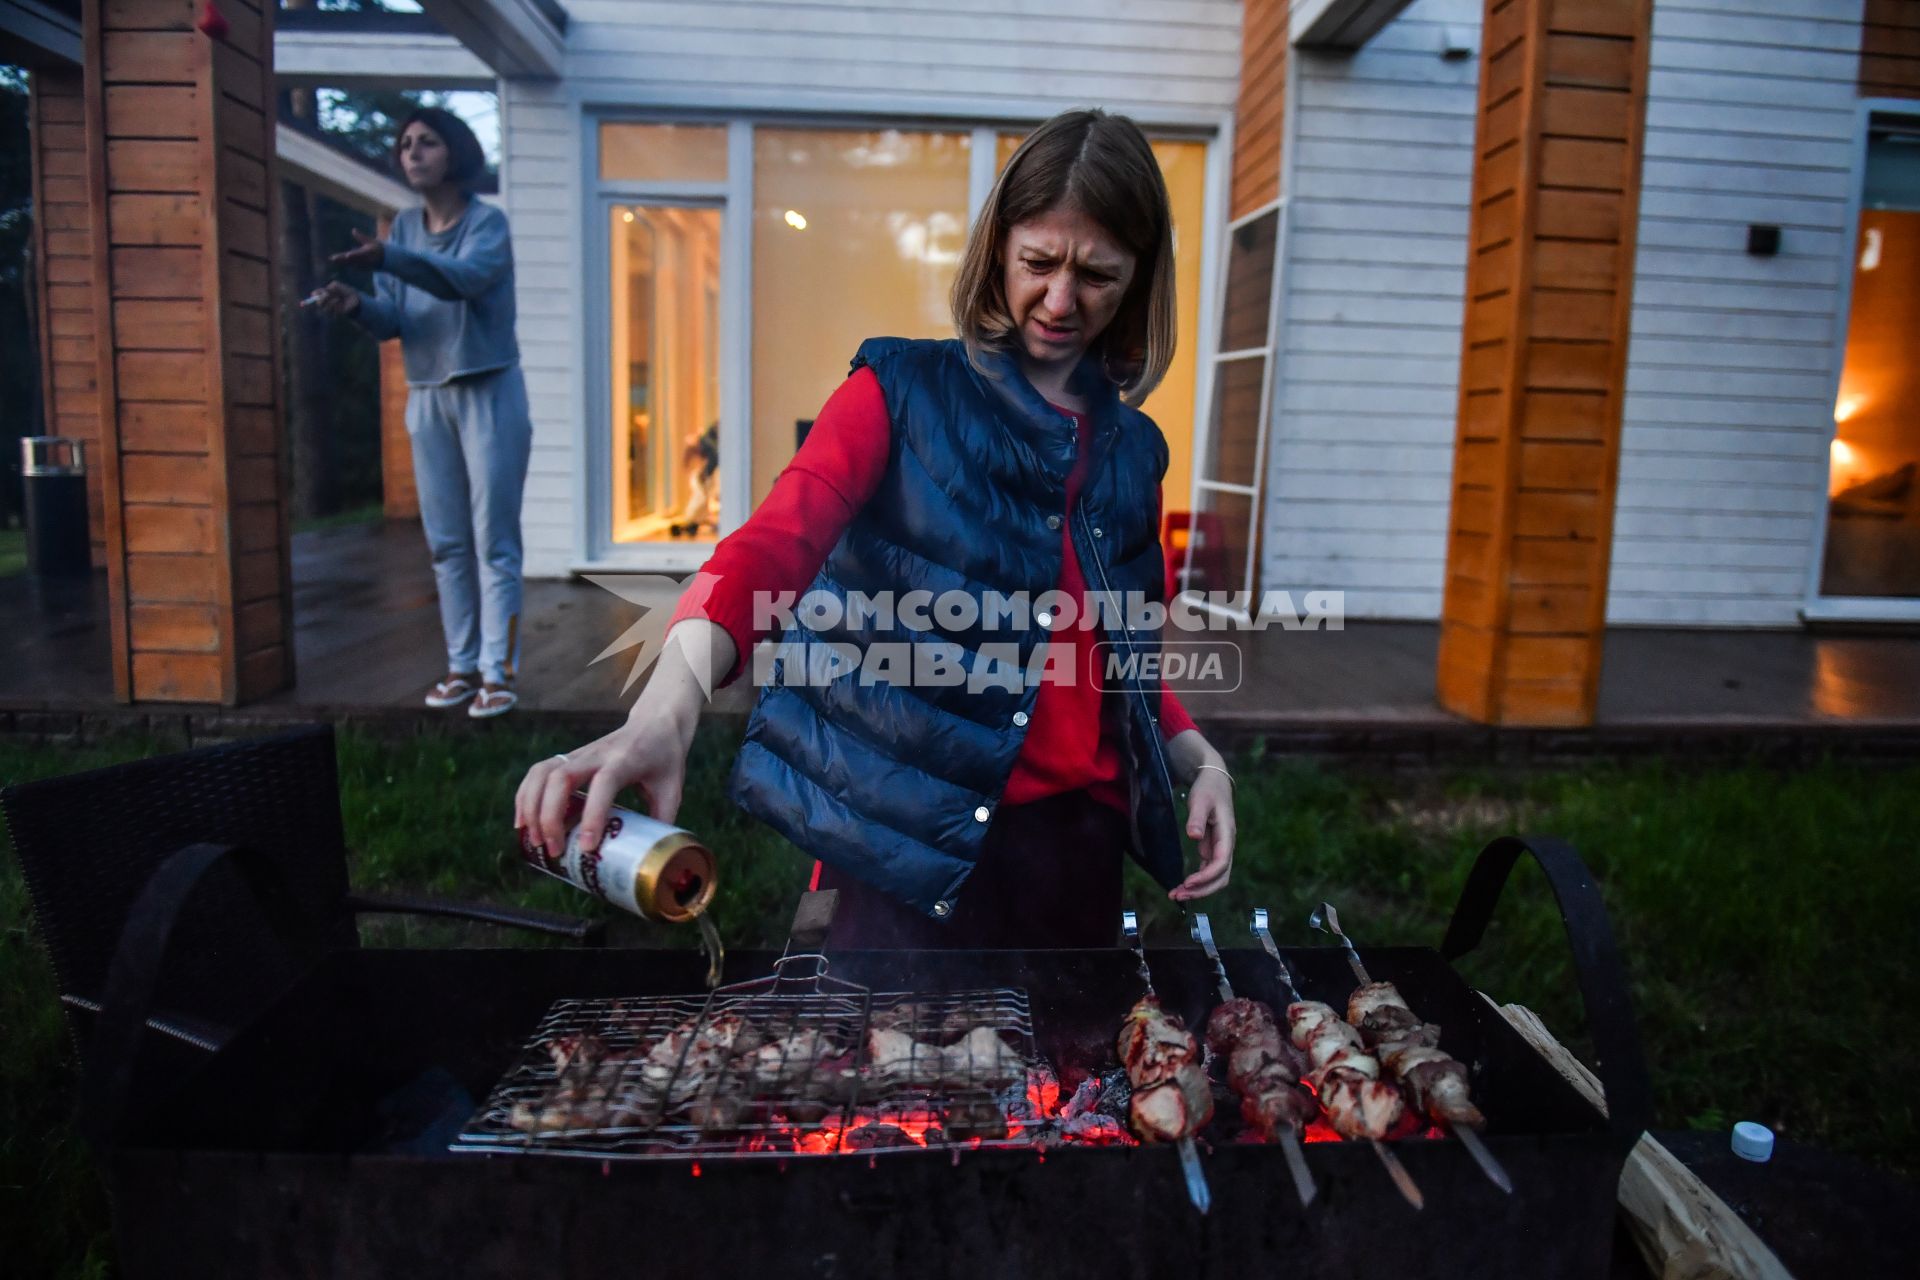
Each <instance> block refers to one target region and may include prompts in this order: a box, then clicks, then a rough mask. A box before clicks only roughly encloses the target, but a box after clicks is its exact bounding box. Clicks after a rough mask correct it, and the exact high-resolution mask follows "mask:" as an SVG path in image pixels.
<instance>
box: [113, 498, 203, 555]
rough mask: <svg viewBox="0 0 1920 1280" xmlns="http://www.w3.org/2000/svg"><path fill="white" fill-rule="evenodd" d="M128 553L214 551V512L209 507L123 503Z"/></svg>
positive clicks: (194, 552)
mask: <svg viewBox="0 0 1920 1280" xmlns="http://www.w3.org/2000/svg"><path fill="white" fill-rule="evenodd" d="M124 519H125V521H126V530H127V550H128V552H129V553H134V554H140V553H147V554H156V555H160V554H165V555H198V554H205V555H211V554H213V552H214V550H215V549H216V548H215V545H214V531H213V511H212V509H210V508H208V507H163V506H151V505H146V504H136V503H131V502H129V503H126V504H125V516H124Z"/></svg>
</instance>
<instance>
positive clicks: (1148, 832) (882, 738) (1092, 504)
mask: <svg viewBox="0 0 1920 1280" xmlns="http://www.w3.org/2000/svg"><path fill="white" fill-rule="evenodd" d="M984 363H985V364H986V366H987V367H986V372H985V373H983V372H982V371H981V370H979V369H976V368H975V367H974V366H973V364H972V363H971V362H969V360H968V359H967V353H966V349H965V348H964V347H963V346H962V345H961V344H960V343H959V342H958V341H955V340H952V339H948V340H946V341H940V342H935V341H909V340H906V339H901V338H876V339H871V340H869V341H867V342H865V343H863V344H862V345H861V347H860V351H859V353H858V355H856V356H855V357H854V361H853V367H854V368H855V369H859V368H861V367H863V366H864V367H868V368H871V369H872V370H873V371H874V373H875V375H877V377H878V378H879V381H880V386H881V389H882V390H883V392H884V393H885V396H886V403H887V412H888V417H889V420H890V422H891V425H892V449H891V452H890V454H889V457H888V460H887V469H886V474H885V476H884V478H883V479H882V480H881V482H880V487H879V488H878V489H877V490H876V491H875V493H874V495H873V498H872V499H871V500H870V501H869V502H867V504H866V505H865V506H864V507H862V508H861V509H860V511H859V512H858V513H857V514H856V515H855V516H854V518H853V522H852V523H851V524H850V525H848V526H847V529H846V532H845V533H844V534H842V536H841V538H840V541H839V542H838V543H837V544H836V545H835V547H834V549H833V551H832V552H831V553H830V554H829V555H828V557H827V559H826V562H825V563H824V564H823V565H822V566H821V569H820V572H819V574H818V576H817V577H815V579H814V581H813V584H812V586H811V587H810V588H809V589H808V592H807V593H805V594H804V595H803V596H802V597H800V599H801V601H802V602H807V601H819V602H823V603H824V604H826V605H827V606H828V607H826V608H825V609H823V610H816V611H811V612H810V611H808V610H806V609H800V610H796V613H795V617H794V623H793V625H792V626H791V627H789V628H788V629H787V630H786V632H785V633H784V635H783V637H782V639H781V642H780V645H779V656H778V657H777V658H776V659H775V670H776V671H777V672H778V673H779V675H778V677H777V678H776V679H774V680H772V681H771V682H769V683H767V684H765V685H764V686H763V687H762V690H761V693H760V695H759V700H758V702H757V703H756V705H755V707H754V711H753V716H752V718H751V719H750V720H749V722H748V724H747V732H746V738H745V741H744V742H743V744H742V745H741V748H740V755H739V758H738V760H737V762H736V764H735V767H734V772H733V777H732V782H731V792H732V795H733V797H734V799H735V801H736V802H737V803H738V804H739V805H740V806H741V807H742V808H743V809H745V810H746V811H747V812H748V813H750V814H753V815H754V816H755V817H757V818H760V819H761V820H762V821H764V822H766V823H767V824H768V825H770V826H772V827H773V828H774V829H775V830H777V831H779V832H780V833H781V834H782V835H784V836H785V837H786V838H787V839H789V840H791V841H792V842H793V843H794V844H796V845H798V846H800V848H801V849H803V850H805V851H806V852H807V853H809V854H811V855H813V856H814V857H816V858H818V859H820V860H821V861H822V862H826V863H829V864H831V865H832V866H834V867H836V868H838V869H840V870H842V871H844V872H846V873H847V874H849V875H851V876H853V877H855V878H857V879H859V880H862V881H864V882H865V883H867V884H870V885H872V886H874V887H875V888H878V889H880V890H882V891H884V892H886V893H889V894H892V895H893V896H894V897H896V898H899V899H901V900H902V901H904V902H907V903H909V904H911V905H912V906H914V907H915V908H917V909H918V910H920V911H922V912H924V913H926V914H927V915H929V916H931V917H933V918H935V919H944V918H946V917H947V916H949V915H950V914H951V913H952V910H953V905H954V903H955V902H956V901H957V900H958V898H959V895H960V893H961V891H962V889H963V887H964V886H965V885H966V882H967V877H968V876H969V875H970V874H971V873H972V871H973V868H974V865H975V863H976V862H977V860H978V859H979V856H980V849H981V844H982V841H983V840H984V839H985V837H986V834H987V830H988V827H989V826H990V825H991V823H992V820H993V815H994V812H995V811H996V809H997V808H998V806H999V804H1000V796H1001V793H1002V792H1003V791H1004V790H1005V788H1006V784H1007V778H1008V776H1009V775H1010V774H1011V773H1012V770H1013V764H1014V760H1015V758H1016V757H1018V756H1019V754H1020V745H1021V742H1022V741H1023V740H1024V739H1025V737H1026V726H1027V724H1028V722H1029V720H1030V718H1031V715H1032V712H1033V708H1034V700H1035V697H1036V696H1037V694H1038V692H1039V688H1038V684H1037V683H1036V682H1034V681H1033V680H1031V679H1028V678H1026V677H1025V673H1027V672H1029V671H1030V670H1032V669H1037V668H1038V667H1039V665H1040V664H1041V661H1042V659H1043V658H1044V653H1045V651H1044V649H1043V646H1044V645H1045V643H1046V640H1047V638H1048V627H1047V625H1046V624H1047V622H1048V621H1049V620H1050V619H1048V618H1046V617H1043V616H1041V615H1042V614H1043V613H1045V610H1044V609H1040V608H1036V609H1033V610H1029V611H1021V613H1020V614H1014V615H1011V616H1010V615H1009V614H1008V613H1007V612H1005V611H1002V612H1000V613H998V614H995V613H993V612H992V611H991V610H990V608H989V606H990V604H992V602H993V601H994V599H995V597H994V595H993V593H999V596H1000V597H1002V598H1006V597H1012V596H1014V594H1015V593H1025V594H1026V598H1027V599H1028V600H1036V599H1038V598H1039V597H1041V596H1042V595H1043V594H1044V593H1047V592H1051V591H1054V590H1055V589H1057V587H1058V586H1059V582H1060V568H1061V551H1060V524H1061V521H1062V520H1066V521H1067V522H1068V525H1069V528H1070V530H1071V534H1072V537H1073V545H1074V550H1075V552H1076V554H1077V556H1078V558H1079V561H1080V564H1081V567H1082V570H1083V572H1084V575H1085V577H1086V580H1087V587H1088V591H1089V593H1090V594H1091V593H1095V592H1102V591H1105V592H1111V593H1117V594H1118V595H1119V596H1120V597H1122V598H1125V597H1126V596H1127V595H1128V594H1129V593H1136V592H1137V593H1139V598H1143V599H1150V600H1163V599H1164V597H1165V569H1164V567H1163V563H1162V559H1161V553H1160V543H1159V530H1158V529H1157V528H1156V527H1155V523H1154V516H1155V512H1156V510H1157V503H1158V497H1159V484H1160V479H1161V477H1162V476H1163V475H1164V474H1165V472H1166V469H1167V446H1166V442H1165V440H1164V439H1163V438H1162V437H1161V435H1160V430H1159V428H1158V427H1156V426H1154V424H1153V421H1152V419H1150V418H1148V417H1147V416H1146V415H1145V414H1143V413H1140V412H1139V411H1137V410H1135V409H1132V408H1129V407H1127V406H1126V405H1124V404H1122V403H1121V401H1120V399H1119V397H1118V395H1117V394H1116V393H1115V390H1114V388H1113V386H1112V385H1111V384H1110V383H1108V382H1107V381H1106V379H1105V378H1104V377H1103V376H1101V375H1100V374H1099V372H1098V367H1097V364H1096V363H1094V362H1091V361H1090V362H1088V363H1087V364H1086V365H1083V367H1082V370H1081V375H1080V377H1079V378H1078V380H1077V381H1076V384H1075V385H1076V390H1078V391H1080V392H1081V394H1082V395H1084V396H1086V398H1087V402H1088V403H1089V405H1090V406H1091V409H1092V417H1093V436H1092V442H1091V446H1090V459H1089V467H1088V471H1087V477H1086V480H1085V482H1084V483H1083V485H1082V487H1081V491H1080V495H1079V501H1078V503H1077V504H1076V505H1075V507H1074V509H1073V511H1071V512H1069V511H1067V509H1066V481H1067V473H1068V471H1069V470H1070V469H1071V468H1072V466H1073V463H1074V455H1075V451H1076V429H1075V426H1074V423H1073V420H1072V419H1071V418H1068V417H1066V416H1064V415H1062V414H1061V413H1060V411H1059V410H1057V409H1054V408H1053V407H1052V406H1050V405H1049V404H1047V402H1046V401H1045V400H1044V399H1043V398H1042V397H1041V396H1040V393H1039V392H1037V391H1035V390H1034V388H1033V385H1032V384H1031V383H1030V382H1028V381H1027V379H1026V377H1025V376H1024V375H1023V374H1022V373H1021V372H1020V371H1019V368H1018V366H1017V365H1016V364H1015V362H1014V360H1013V359H1012V357H1010V356H1005V355H996V354H990V355H988V356H987V358H986V360H985V361H984ZM915 591H922V592H927V593H929V597H927V598H937V599H941V600H944V601H948V602H952V601H957V600H959V599H960V597H958V596H955V595H951V594H948V593H954V592H963V593H966V594H967V595H969V596H971V597H972V599H973V601H974V602H975V604H976V605H977V606H978V610H977V613H976V617H975V618H974V619H973V620H971V621H970V620H969V619H968V617H967V616H966V613H965V610H953V609H943V610H940V611H932V610H926V611H923V612H922V613H921V614H920V615H919V616H918V617H912V618H910V617H908V616H907V613H908V610H907V608H906V607H905V606H902V607H901V608H899V609H897V610H896V611H895V613H894V615H893V616H891V617H889V616H887V615H886V613H885V612H884V611H879V610H871V609H868V610H862V609H860V608H857V607H851V608H850V607H848V606H849V605H850V604H851V605H857V604H858V603H859V601H860V600H861V598H862V596H863V595H864V597H865V598H869V599H871V598H872V597H874V596H875V595H876V593H882V592H891V593H894V595H893V598H894V600H895V601H896V602H899V601H900V600H901V599H902V593H908V592H915ZM816 593H818V594H816ZM911 599H912V598H911V597H907V600H908V601H909V602H910V601H911ZM836 603H837V605H838V609H837V611H836V609H835V608H834V605H835V604H836ZM836 612H837V616H836ZM1022 615H1024V616H1022ZM1009 622H1012V623H1013V624H1014V625H1012V626H1009V625H1008V623H1009ZM1021 623H1024V624H1025V625H1020V624H1021ZM1109 623H1111V624H1112V625H1108V624H1109ZM1074 625H1076V626H1078V625H1080V624H1079V623H1078V622H1077V621H1076V622H1075V623H1074ZM1096 633H1097V634H1096ZM1080 638H1081V641H1082V642H1083V643H1087V642H1094V641H1099V640H1107V641H1111V642H1112V643H1113V645H1114V646H1115V647H1116V649H1117V650H1118V651H1119V652H1120V653H1122V654H1125V653H1127V652H1128V651H1130V650H1132V651H1137V652H1138V653H1140V654H1142V655H1149V654H1152V653H1153V652H1154V651H1155V650H1157V648H1158V644H1159V640H1158V637H1157V636H1156V635H1153V634H1150V633H1149V632H1147V631H1145V630H1139V631H1135V630H1132V629H1131V628H1129V627H1128V626H1127V625H1126V620H1125V618H1124V617H1123V616H1122V617H1114V616H1113V614H1112V612H1109V613H1108V614H1107V615H1106V616H1104V617H1103V618H1102V621H1101V625H1100V626H1098V627H1096V628H1095V631H1094V632H1082V633H1080ZM876 646H878V647H877V648H876ZM836 651H837V653H838V654H839V655H840V657H841V661H842V665H845V659H846V658H847V657H848V656H849V655H857V656H858V657H859V658H860V662H859V664H858V665H857V666H856V667H855V668H854V669H852V670H848V671H845V672H844V673H843V674H837V675H836V674H835V670H836V669H835V667H834V666H833V665H832V662H831V657H832V655H833V653H835V652H836ZM881 655H888V656H890V657H891V658H899V657H902V656H903V655H905V656H910V657H911V658H912V659H914V660H916V661H919V660H931V661H932V666H931V667H929V668H928V669H929V670H931V669H933V668H934V667H938V666H939V660H940V659H942V658H944V659H945V660H946V662H947V666H946V667H945V670H947V671H948V672H949V678H948V680H947V681H946V682H944V683H941V682H929V681H926V680H922V679H912V680H909V679H906V678H888V671H889V670H891V671H893V672H895V673H897V676H898V677H905V676H906V675H907V673H908V672H909V671H911V670H913V669H914V668H913V665H912V664H911V663H901V664H896V665H895V666H893V667H891V668H888V667H886V666H885V665H884V664H876V663H875V662H872V661H870V659H878V658H879V657H880V656H881ZM822 658H827V659H829V661H827V662H825V663H822V662H820V661H819V659H822ZM1102 665H1103V667H1104V666H1105V663H1104V662H1103V664H1102ZM955 669H961V670H964V671H965V672H966V673H967V680H966V681H964V682H961V681H958V680H955V679H953V678H952V676H951V673H952V672H953V671H954V670H955ZM1137 669H1143V670H1144V669H1150V668H1149V667H1148V666H1147V664H1146V663H1144V662H1143V663H1142V664H1140V667H1139V668H1137ZM982 677H984V678H982ZM1142 685H1143V682H1141V681H1139V680H1137V679H1133V678H1131V677H1129V676H1126V675H1125V674H1124V672H1123V673H1122V678H1121V679H1119V680H1117V681H1116V680H1110V681H1109V682H1108V692H1107V696H1106V697H1105V698H1104V699H1103V700H1102V701H1103V706H1104V712H1103V714H1104V715H1105V716H1107V717H1108V728H1110V729H1112V730H1117V731H1118V733H1119V737H1120V740H1121V741H1122V742H1123V743H1124V750H1123V752H1122V756H1123V758H1124V759H1125V761H1126V775H1127V784H1128V791H1129V795H1130V797H1131V816H1132V822H1131V839H1130V841H1129V844H1130V849H1129V852H1130V853H1131V854H1132V856H1133V857H1134V858H1135V859H1136V860H1137V861H1138V862H1139V863H1140V864H1141V865H1142V866H1144V867H1145V868H1146V870H1147V871H1148V872H1149V873H1150V874H1152V875H1153V876H1154V878H1155V879H1157V880H1158V881H1160V883H1162V884H1163V885H1167V886H1169V887H1171V886H1172V885H1174V884H1176V883H1178V882H1179V880H1180V878H1181V867H1182V854H1181V845H1180V831H1179V825H1178V818H1177V815H1176V814H1175V812H1174V798H1173V786H1172V782H1171V779H1170V777H1169V774H1168V770H1167V764H1166V754H1165V744H1164V742H1163V741H1162V739H1161V736H1160V727H1159V724H1158V709H1159V699H1158V696H1157V689H1149V688H1146V687H1142Z"/></svg>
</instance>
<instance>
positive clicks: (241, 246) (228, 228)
mask: <svg viewBox="0 0 1920 1280" xmlns="http://www.w3.org/2000/svg"><path fill="white" fill-rule="evenodd" d="M220 247H221V248H222V249H224V250H227V251H228V252H231V253H243V254H246V255H247V256H249V257H252V258H258V259H259V260H260V261H262V262H265V261H266V260H267V258H268V257H270V256H271V254H272V249H271V248H270V247H269V246H268V243H267V215H266V214H265V213H264V212H262V211H261V210H259V209H252V208H248V207H247V206H246V205H243V204H236V203H235V202H233V201H231V200H222V201H221V202H220Z"/></svg>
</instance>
